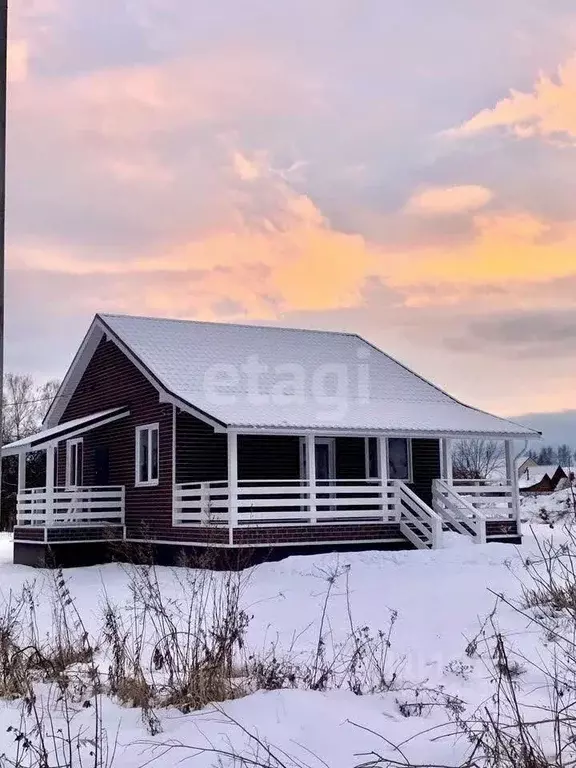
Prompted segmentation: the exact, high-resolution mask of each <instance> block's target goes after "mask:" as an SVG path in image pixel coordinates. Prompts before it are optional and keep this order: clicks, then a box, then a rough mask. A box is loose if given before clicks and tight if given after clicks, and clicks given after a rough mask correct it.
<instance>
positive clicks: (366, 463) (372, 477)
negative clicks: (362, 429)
mask: <svg viewBox="0 0 576 768" xmlns="http://www.w3.org/2000/svg"><path fill="white" fill-rule="evenodd" d="M370 440H376V467H378V463H379V461H378V458H379V457H378V454H379V453H380V444H379V441H378V438H377V437H375V438H372V437H365V438H364V477H365V478H366V480H380V479H381V478H379V477H378V474H376V475H371V474H370V448H369V445H370Z"/></svg>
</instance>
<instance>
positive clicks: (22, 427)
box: [0, 373, 59, 531]
mask: <svg viewBox="0 0 576 768" xmlns="http://www.w3.org/2000/svg"><path fill="white" fill-rule="evenodd" d="M58 387H59V382H57V381H48V382H46V383H45V384H38V383H36V382H35V381H34V379H33V377H32V376H30V375H29V374H24V375H23V374H17V373H7V374H6V375H5V376H4V400H3V423H2V445H6V444H7V443H12V442H14V441H15V440H21V439H22V438H24V437H29V436H30V435H33V434H34V433H35V432H38V431H39V430H40V428H41V425H42V421H43V419H44V416H45V415H46V412H47V411H48V408H49V407H50V403H51V402H52V400H53V399H54V397H55V395H56V392H57V391H58ZM45 471H46V454H45V452H44V451H38V452H35V453H29V454H28V455H27V457H26V484H27V486H28V487H30V488H33V487H37V486H42V485H43V484H44V479H45ZM17 489H18V458H17V457H16V456H7V457H6V458H5V459H4V460H3V461H2V488H1V503H0V530H3V531H6V530H11V529H12V528H13V526H14V522H15V519H16V492H17Z"/></svg>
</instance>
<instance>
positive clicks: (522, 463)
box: [518, 456, 538, 478]
mask: <svg viewBox="0 0 576 768" xmlns="http://www.w3.org/2000/svg"><path fill="white" fill-rule="evenodd" d="M537 466H538V464H537V462H536V461H534V459H532V458H531V457H530V456H527V457H521V458H520V459H519V460H518V477H519V478H522V476H523V475H524V473H525V472H526V471H527V470H529V469H534V468H535V467H537Z"/></svg>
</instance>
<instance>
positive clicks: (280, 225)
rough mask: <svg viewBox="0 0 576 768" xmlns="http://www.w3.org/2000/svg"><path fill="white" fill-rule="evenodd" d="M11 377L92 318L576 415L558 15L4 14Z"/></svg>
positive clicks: (573, 170)
mask: <svg viewBox="0 0 576 768" xmlns="http://www.w3.org/2000/svg"><path fill="white" fill-rule="evenodd" d="M10 25H11V29H10V51H9V80H10V90H9V108H8V110H9V129H8V211H7V217H8V233H7V245H8V274H7V308H6V312H7V349H6V368H7V370H12V371H19V372H32V373H34V374H35V375H36V376H37V377H38V378H39V379H44V378H47V377H52V376H57V377H60V376H62V375H63V373H64V371H65V369H66V366H67V364H68V363H69V361H70V359H71V357H72V355H73V353H74V351H75V348H76V346H77V344H78V343H79V341H80V339H81V337H82V336H83V334H84V332H85V330H86V327H87V325H88V323H89V321H90V319H91V316H92V315H93V314H94V313H95V312H97V311H104V312H125V313H134V314H146V315H163V316H173V317H184V318H195V319H196V318H197V319H211V320H221V321H236V322H263V323H267V324H268V323H274V324H282V325H295V326H303V327H319V328H330V329H336V330H350V331H356V332H358V333H360V334H362V335H363V336H365V337H366V338H368V339H369V340H371V341H373V342H374V343H376V344H377V345H379V346H380V347H382V348H383V349H384V350H386V351H388V352H390V353H391V354H393V355H394V356H396V357H398V358H400V359H401V360H402V361H404V362H406V363H407V364H408V365H410V366H411V367H412V368H415V369H416V370H418V372H420V373H422V374H423V375H425V376H427V377H429V378H431V379H432V380H433V381H435V382H436V383H438V384H440V385H441V386H443V387H445V388H447V389H448V390H449V391H450V392H451V393H452V394H454V395H456V396H458V397H460V398H462V399H464V400H466V401H467V402H470V403H471V404H474V405H478V406H480V407H483V408H487V409H489V410H492V411H495V412H497V413H499V414H502V415H516V414H522V413H526V412H535V411H544V412H552V411H560V410H563V409H570V408H576V395H575V384H576V355H575V354H574V347H575V343H576V3H575V2H574V0H566V1H565V0H242V1H241V2H239V0H211V1H210V2H209V3H203V2H202V3H201V2H198V1H197V0H186V1H184V0H97V2H96V1H91V2H87V1H86V0H13V2H12V3H11V19H10Z"/></svg>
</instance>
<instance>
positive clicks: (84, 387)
mask: <svg viewBox="0 0 576 768" xmlns="http://www.w3.org/2000/svg"><path fill="white" fill-rule="evenodd" d="M120 406H126V407H128V408H129V409H130V415H129V416H128V417H126V418H125V419H120V420H118V421H116V422H112V423H110V424H107V425H105V426H103V427H100V428H99V429H95V430H93V431H91V432H88V433H86V434H85V435H84V476H83V483H84V484H85V485H90V484H93V483H94V450H95V448H96V447H97V446H98V445H107V446H108V448H109V451H110V480H109V482H110V484H111V485H124V486H125V488H126V527H127V535H128V536H131V535H138V536H139V537H140V538H142V536H143V535H144V534H143V531H146V535H145V536H144V537H145V538H148V536H150V537H151V538H154V537H156V536H159V535H160V534H161V533H162V532H164V531H165V529H166V527H167V525H168V526H171V524H172V406H171V405H170V404H166V403H160V402H159V397H158V391H157V390H156V388H155V387H154V386H153V385H152V384H150V382H149V381H148V380H147V379H146V377H145V376H144V375H143V374H142V373H140V371H139V370H138V369H137V368H136V367H135V366H134V365H133V363H132V362H131V361H130V360H129V359H128V358H127V357H126V356H125V355H124V353H123V352H122V351H121V350H120V349H119V348H118V347H117V346H116V344H115V343H114V342H113V341H106V340H105V339H102V341H101V342H100V344H99V346H98V348H97V349H96V351H95V353H94V356H93V357H92V359H91V361H90V363H89V364H88V366H87V368H86V371H85V372H84V375H83V376H82V379H81V381H80V382H79V384H78V386H77V388H76V391H75V392H74V394H73V395H72V397H71V398H70V401H69V403H68V405H67V406H66V409H65V411H64V413H63V415H62V419H61V421H68V420H70V419H75V418H79V417H82V416H88V415H90V414H91V413H94V412H96V411H103V410H106V409H108V408H115V407H120ZM152 423H158V424H159V484H158V485H157V486H152V487H148V488H137V487H135V430H136V427H137V426H141V425H143V424H152ZM65 460H66V443H65V442H62V443H61V444H60V446H59V456H58V476H59V482H61V483H64V482H65Z"/></svg>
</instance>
